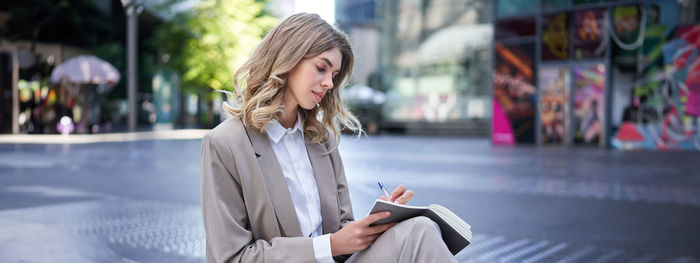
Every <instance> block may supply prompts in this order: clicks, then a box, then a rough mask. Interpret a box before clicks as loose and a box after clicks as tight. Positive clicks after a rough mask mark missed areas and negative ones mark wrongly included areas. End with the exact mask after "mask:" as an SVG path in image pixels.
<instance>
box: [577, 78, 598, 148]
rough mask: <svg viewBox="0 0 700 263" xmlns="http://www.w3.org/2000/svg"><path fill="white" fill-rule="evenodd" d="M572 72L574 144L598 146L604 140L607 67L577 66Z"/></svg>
mask: <svg viewBox="0 0 700 263" xmlns="http://www.w3.org/2000/svg"><path fill="white" fill-rule="evenodd" d="M572 72H573V79H574V87H573V88H574V89H573V99H574V105H573V106H574V109H573V110H574V119H573V122H574V127H573V129H574V143H577V144H591V145H598V144H600V141H601V140H602V139H603V118H604V116H605V66H604V65H603V64H598V65H593V66H575V67H573V68H572Z"/></svg>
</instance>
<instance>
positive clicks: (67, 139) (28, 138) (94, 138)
mask: <svg viewBox="0 0 700 263" xmlns="http://www.w3.org/2000/svg"><path fill="white" fill-rule="evenodd" d="M208 131H209V130H205V129H182V130H159V131H145V132H124V133H98V134H70V135H62V134H11V135H0V143H22V144H65V143H68V144H82V143H100V142H132V141H143V140H191V139H201V138H202V137H204V134H206V133H207V132H208Z"/></svg>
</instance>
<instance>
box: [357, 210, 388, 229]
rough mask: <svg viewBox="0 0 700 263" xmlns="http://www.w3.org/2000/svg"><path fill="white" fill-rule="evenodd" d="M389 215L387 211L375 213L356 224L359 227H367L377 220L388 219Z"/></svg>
mask: <svg viewBox="0 0 700 263" xmlns="http://www.w3.org/2000/svg"><path fill="white" fill-rule="evenodd" d="M389 215H391V213H390V212H389V211H384V212H377V213H374V214H370V215H368V216H365V217H364V218H362V219H360V220H359V221H357V222H358V224H360V225H363V226H369V225H370V224H372V223H374V222H375V221H377V220H380V219H383V218H387V217H389Z"/></svg>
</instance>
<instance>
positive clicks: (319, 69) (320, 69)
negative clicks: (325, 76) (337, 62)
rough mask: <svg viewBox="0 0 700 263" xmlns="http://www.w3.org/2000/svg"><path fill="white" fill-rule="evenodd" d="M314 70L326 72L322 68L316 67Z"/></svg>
mask: <svg viewBox="0 0 700 263" xmlns="http://www.w3.org/2000/svg"><path fill="white" fill-rule="evenodd" d="M316 69H317V70H318V72H326V69H324V68H322V67H316Z"/></svg>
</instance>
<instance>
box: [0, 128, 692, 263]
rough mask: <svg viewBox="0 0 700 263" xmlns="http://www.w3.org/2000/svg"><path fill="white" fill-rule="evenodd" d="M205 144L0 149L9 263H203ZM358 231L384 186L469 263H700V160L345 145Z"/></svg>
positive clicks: (385, 140) (445, 145)
mask: <svg viewBox="0 0 700 263" xmlns="http://www.w3.org/2000/svg"><path fill="white" fill-rule="evenodd" d="M199 147H200V141H199V140H148V141H136V142H109V143H90V144H0V244H2V245H1V246H0V258H2V259H3V260H2V261H3V262H173V261H174V262H202V261H203V253H204V244H203V241H204V231H203V228H202V226H201V214H200V207H199ZM340 150H341V154H342V156H343V161H344V164H345V170H346V174H347V178H348V181H349V184H350V189H351V198H352V201H353V209H354V211H355V216H356V218H359V217H361V216H364V215H366V213H367V211H369V208H370V205H371V204H372V202H373V200H374V199H375V198H376V197H378V196H379V195H380V194H381V192H380V190H379V189H378V187H376V181H377V179H381V180H382V182H383V183H384V184H385V185H387V186H388V187H391V188H393V187H394V186H396V185H398V184H404V185H406V186H408V187H409V188H410V189H413V190H414V191H415V193H416V197H415V198H414V200H412V201H411V202H410V203H409V204H413V205H428V204H432V203H437V204H441V205H443V206H445V207H447V208H449V209H451V210H452V211H453V212H455V213H457V214H458V215H460V216H461V217H462V218H464V219H465V220H466V221H467V222H468V223H469V224H471V226H472V231H473V233H474V239H473V240H472V244H471V245H469V246H468V247H467V248H466V249H464V250H463V251H462V252H461V253H459V254H458V255H457V258H458V259H459V261H460V262H700V241H698V237H700V153H698V152H652V151H637V152H619V151H613V150H603V149H596V148H568V149H567V148H562V147H494V146H491V145H490V144H489V142H488V141H487V140H481V139H464V138H429V137H394V136H376V137H371V138H363V139H361V140H359V141H358V140H354V139H353V138H350V137H344V138H343V141H342V144H341V147H340Z"/></svg>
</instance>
